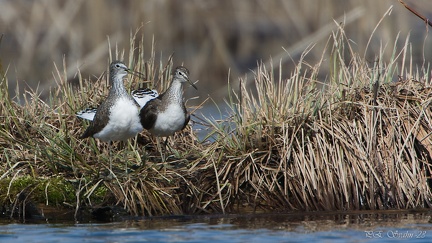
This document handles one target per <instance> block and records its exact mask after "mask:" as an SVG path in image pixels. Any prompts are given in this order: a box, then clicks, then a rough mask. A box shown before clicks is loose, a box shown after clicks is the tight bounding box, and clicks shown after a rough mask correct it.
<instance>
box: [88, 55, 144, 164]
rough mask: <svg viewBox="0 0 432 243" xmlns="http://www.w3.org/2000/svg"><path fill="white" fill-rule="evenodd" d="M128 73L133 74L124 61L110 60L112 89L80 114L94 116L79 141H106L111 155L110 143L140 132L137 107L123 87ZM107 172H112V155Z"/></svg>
mask: <svg viewBox="0 0 432 243" xmlns="http://www.w3.org/2000/svg"><path fill="white" fill-rule="evenodd" d="M128 73H131V74H133V73H134V72H133V71H132V70H130V69H128V68H127V66H126V65H125V64H124V63H123V62H121V61H113V62H112V63H111V64H110V68H109V81H110V85H111V88H110V90H109V93H108V96H107V97H106V99H105V100H104V101H102V103H101V104H100V105H99V107H97V109H93V110H88V109H87V111H86V110H84V111H86V112H83V111H81V115H84V119H87V118H89V117H90V116H91V115H89V114H93V113H91V112H90V111H93V112H94V115H92V116H93V117H92V123H91V124H90V126H89V127H88V128H87V129H86V130H85V132H84V133H83V134H82V135H81V136H80V138H81V139H85V138H88V137H93V138H97V139H99V140H101V141H103V142H108V146H109V147H108V149H109V152H110V153H111V142H112V141H126V140H127V139H129V138H132V137H134V136H136V135H137V134H138V133H139V132H141V131H142V130H143V126H142V124H141V122H140V117H139V111H140V106H139V104H138V103H137V102H136V101H135V99H134V98H133V97H132V96H131V95H130V94H129V93H128V92H127V91H126V88H125V86H124V84H123V78H124V77H125V76H126V75H127V74H128ZM85 117H87V118H85ZM81 118H83V117H82V116H81ZM110 171H112V162H111V155H110Z"/></svg>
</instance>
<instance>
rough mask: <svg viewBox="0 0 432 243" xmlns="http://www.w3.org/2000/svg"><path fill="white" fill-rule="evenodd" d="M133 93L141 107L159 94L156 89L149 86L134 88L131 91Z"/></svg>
mask: <svg viewBox="0 0 432 243" xmlns="http://www.w3.org/2000/svg"><path fill="white" fill-rule="evenodd" d="M131 95H132V97H133V98H134V99H135V101H136V102H137V103H138V105H139V106H140V107H141V108H143V107H144V106H145V105H146V104H147V102H149V101H150V100H153V99H154V98H156V97H158V96H159V94H158V92H157V91H156V90H151V89H147V88H145V89H137V90H133V91H132V92H131Z"/></svg>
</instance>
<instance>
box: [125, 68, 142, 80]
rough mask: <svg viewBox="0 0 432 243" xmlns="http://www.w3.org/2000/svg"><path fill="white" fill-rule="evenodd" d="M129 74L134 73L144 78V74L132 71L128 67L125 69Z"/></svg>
mask: <svg viewBox="0 0 432 243" xmlns="http://www.w3.org/2000/svg"><path fill="white" fill-rule="evenodd" d="M126 71H127V72H128V73H129V74H132V75H134V76H136V77H139V78H142V79H144V78H145V75H144V74H143V73H140V72H137V71H133V70H130V69H128V70H126Z"/></svg>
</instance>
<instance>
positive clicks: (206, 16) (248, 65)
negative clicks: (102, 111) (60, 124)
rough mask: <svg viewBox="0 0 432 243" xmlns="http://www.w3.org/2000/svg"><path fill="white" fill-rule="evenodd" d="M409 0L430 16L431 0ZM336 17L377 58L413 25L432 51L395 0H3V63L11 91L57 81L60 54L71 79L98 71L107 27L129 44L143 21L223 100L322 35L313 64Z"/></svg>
mask: <svg viewBox="0 0 432 243" xmlns="http://www.w3.org/2000/svg"><path fill="white" fill-rule="evenodd" d="M406 2H407V3H408V4H410V5H411V6H413V7H415V8H416V9H418V10H421V11H422V13H423V14H425V15H426V16H429V17H432V14H431V9H432V8H431V6H432V3H430V0H416V1H414V0H411V1H410V0H406ZM392 5H393V9H392V11H391V14H390V15H389V16H387V17H386V18H384V20H383V21H382V23H381V24H380V25H379V26H378V29H377V30H376V32H375V33H374V34H373V36H372V41H371V43H370V45H369V47H368V49H367V52H366V53H365V48H366V45H367V43H368V40H369V38H370V37H371V35H372V33H373V30H374V28H375V27H376V26H377V24H378V22H379V21H380V19H381V18H382V17H383V15H384V14H385V13H386V11H387V10H388V9H389V8H390V7H391V6H392ZM423 11H427V12H423ZM335 21H337V22H343V21H345V25H346V27H345V30H346V33H347V37H348V38H350V39H351V40H352V42H353V46H354V47H357V48H358V50H357V51H358V52H359V53H360V54H361V55H363V54H364V53H365V57H366V58H370V61H371V62H373V60H374V58H375V53H379V48H380V45H381V44H382V45H385V44H391V45H392V44H393V42H394V41H395V40H396V39H397V38H396V37H397V35H398V34H399V35H400V38H399V40H398V45H400V46H402V45H403V43H404V41H405V37H406V36H407V35H408V34H409V33H411V41H412V42H413V46H412V48H413V53H414V57H415V58H414V59H415V60H417V61H418V64H419V65H422V64H423V62H424V61H426V62H428V61H429V60H430V57H431V54H432V53H431V48H430V46H431V41H430V38H427V35H428V33H427V31H428V30H427V28H426V26H425V24H424V23H423V22H422V21H421V20H420V19H418V18H417V17H415V16H414V15H413V14H411V13H410V12H408V11H407V10H406V9H405V8H404V7H403V6H402V5H401V4H400V3H399V2H398V1H397V0H381V1H376V0H361V1H359V0H319V1H318V0H302V1H299V0H265V1H264V0H261V1H260V0H236V1H228V0H214V1H203V0H182V1H178V0H177V1H176V0H146V1H140V0H123V1H112V0H92V1H84V0H74V1H61V0H40V1H28V0H1V1H0V34H3V39H2V42H1V45H0V61H1V63H2V66H3V72H4V71H5V69H6V68H8V71H7V77H8V80H9V87H11V89H12V90H11V92H13V88H14V87H15V85H14V84H15V83H16V82H18V83H19V84H20V85H19V86H20V87H21V88H22V87H25V86H30V87H32V88H35V87H37V86H38V85H39V90H40V91H41V92H42V94H43V93H44V92H46V91H48V87H49V86H51V85H55V83H54V82H53V81H52V80H53V78H52V76H53V75H52V73H53V70H54V63H55V64H57V66H59V67H61V66H62V61H63V58H65V60H66V65H67V71H68V72H69V73H68V77H69V79H70V80H73V79H74V78H75V77H76V73H77V72H78V70H80V72H81V73H82V74H83V77H89V78H93V79H95V77H97V76H99V75H100V74H101V73H102V72H104V71H105V70H106V67H107V64H108V53H109V49H108V38H107V37H109V41H110V43H111V46H112V48H113V47H114V46H115V45H116V44H117V45H118V47H119V49H125V50H126V53H128V48H129V46H130V43H129V42H130V35H131V33H134V32H135V31H136V30H137V29H138V28H139V27H140V26H142V28H141V29H140V32H139V36H140V35H143V36H144V41H145V50H147V54H148V57H150V54H151V48H152V41H153V39H154V41H155V46H154V48H155V50H156V56H157V57H158V58H161V60H162V61H163V62H164V63H165V62H166V60H167V58H168V56H169V55H170V54H172V53H175V54H174V65H179V64H182V63H183V64H184V65H185V66H186V67H188V68H189V70H190V72H191V78H192V79H193V80H200V81H199V83H198V87H199V96H200V98H199V99H197V100H195V101H194V102H198V103H199V102H200V101H202V100H204V99H206V98H207V97H208V96H209V95H210V96H211V97H212V98H213V99H216V100H220V98H222V97H224V96H225V95H226V92H227V91H228V89H227V87H226V85H227V82H228V75H229V74H230V78H229V79H230V81H232V82H233V83H235V82H236V81H237V80H238V77H245V75H248V77H252V76H253V75H252V73H251V70H253V69H255V68H256V66H257V62H259V61H261V60H262V61H264V62H267V61H268V60H269V59H271V58H272V59H273V61H274V62H275V66H278V63H279V61H280V60H282V61H283V65H282V66H283V67H284V68H283V69H284V72H285V73H284V75H286V77H288V76H289V74H290V70H292V69H290V68H291V67H294V63H295V62H297V61H298V60H299V59H300V55H301V53H302V52H303V51H304V50H305V49H306V48H307V47H308V46H310V45H313V44H316V46H315V47H314V48H313V49H312V50H311V51H310V52H309V54H308V55H307V58H306V59H305V60H306V61H307V62H309V63H310V64H311V65H314V63H316V62H317V61H318V60H319V59H320V58H321V57H322V55H323V50H324V47H325V45H326V42H327V41H328V39H329V36H330V35H331V33H332V31H333V30H335V29H336V24H335ZM139 39H140V38H139ZM399 42H400V43H399ZM391 51H392V48H389V50H388V52H387V53H388V55H391ZM324 58H327V57H324ZM267 67H268V68H269V67H270V66H269V65H268V66H267ZM323 75H326V74H325V73H324V74H323ZM233 87H235V85H234V86H233ZM187 92H188V95H189V97H190V96H192V95H195V94H196V93H195V92H196V91H194V90H190V89H187Z"/></svg>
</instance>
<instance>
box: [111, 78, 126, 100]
mask: <svg viewBox="0 0 432 243" xmlns="http://www.w3.org/2000/svg"><path fill="white" fill-rule="evenodd" d="M125 94H127V91H126V88H125V86H124V84H123V77H116V76H114V77H112V79H111V89H110V93H109V95H114V96H122V95H125Z"/></svg>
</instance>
